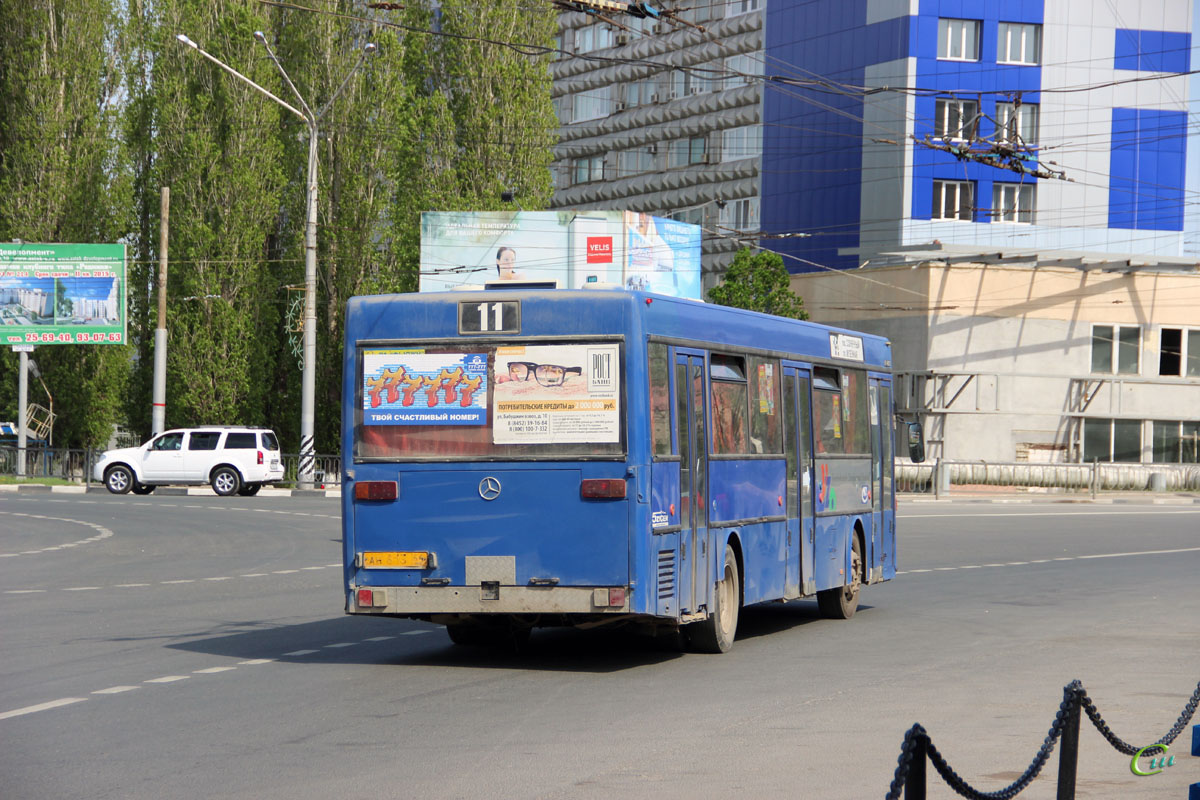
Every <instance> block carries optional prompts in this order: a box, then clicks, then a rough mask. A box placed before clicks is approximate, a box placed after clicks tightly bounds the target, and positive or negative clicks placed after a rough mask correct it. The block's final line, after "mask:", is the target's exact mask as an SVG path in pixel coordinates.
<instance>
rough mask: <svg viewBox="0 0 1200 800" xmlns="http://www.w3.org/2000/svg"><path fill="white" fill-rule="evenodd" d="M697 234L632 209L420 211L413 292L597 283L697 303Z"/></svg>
mask: <svg viewBox="0 0 1200 800" xmlns="http://www.w3.org/2000/svg"><path fill="white" fill-rule="evenodd" d="M700 234H701V229H700V226H698V225H691V224H689V223H686V222H678V221H676V220H673V219H666V218H663V217H655V216H651V215H650V214H643V213H640V212H635V211H427V212H424V213H423V214H421V284H420V289H421V291H422V292H444V291H449V290H453V289H469V288H505V287H506V286H512V287H514V288H518V287H520V288H559V289H579V288H583V287H585V286H586V285H588V284H593V285H595V284H599V285H603V286H619V287H623V288H626V289H637V290H640V291H647V292H656V293H658V294H666V295H672V296H675V297H688V298H691V299H693V300H700V299H702V298H701V286H700Z"/></svg>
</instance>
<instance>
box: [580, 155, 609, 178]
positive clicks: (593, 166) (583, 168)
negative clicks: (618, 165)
mask: <svg viewBox="0 0 1200 800" xmlns="http://www.w3.org/2000/svg"><path fill="white" fill-rule="evenodd" d="M574 164H575V167H574V170H573V172H574V175H575V180H574V181H573V182H574V183H592V182H593V181H602V180H604V156H589V157H588V158H577V159H575V162H574Z"/></svg>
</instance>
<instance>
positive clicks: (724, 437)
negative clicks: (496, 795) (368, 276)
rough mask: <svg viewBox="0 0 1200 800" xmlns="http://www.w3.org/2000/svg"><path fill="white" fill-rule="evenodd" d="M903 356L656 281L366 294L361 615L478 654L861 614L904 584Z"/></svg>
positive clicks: (351, 379)
mask: <svg viewBox="0 0 1200 800" xmlns="http://www.w3.org/2000/svg"><path fill="white" fill-rule="evenodd" d="M891 358H892V357H891V349H890V345H889V343H888V342H887V341H886V340H885V339H883V338H880V337H878V336H872V335H868V334H864V333H859V332H853V331H848V330H841V329H837V328H830V327H827V326H824V325H817V324H812V323H808V322H800V321H797V320H790V319H784V318H780V317H774V316H770V315H766V314H759V313H754V312H750V311H743V310H740V309H733V308H727V307H723V306H714V305H709V304H705V303H700V302H696V301H692V300H686V299H679V298H672V297H665V296H660V295H654V294H647V293H642V292H630V291H624V290H614V289H595V290H579V291H569V290H534V291H510V290H480V291H463V292H448V293H436V294H432V293H426V294H402V295H379V296H371V297H356V298H353V299H351V300H350V302H349V305H348V308H347V314H346V347H345V356H344V362H343V368H344V372H343V374H344V382H343V408H344V412H343V415H342V420H343V424H342V452H343V453H344V454H345V457H344V458H343V464H344V467H343V469H344V475H343V476H342V478H343V490H342V512H343V522H342V529H343V549H344V578H345V590H346V606H345V608H346V612H347V613H349V614H365V615H377V616H392V617H401V618H408V619H420V620H427V621H432V622H434V623H440V624H443V625H445V626H446V628H447V631H448V633H449V635H450V638H451V640H452V641H453V642H455V643H459V644H479V643H487V642H497V641H508V642H511V643H518V644H519V643H520V642H523V641H524V640H525V639H526V638H527V637H528V635H529V632H530V630H531V629H532V628H534V627H539V626H552V625H574V626H581V625H582V626H593V625H603V624H613V625H616V624H626V625H637V626H639V627H642V628H644V629H645V630H647V631H648V632H651V633H654V634H657V635H662V636H664V637H670V638H671V639H672V640H673V641H677V642H679V643H681V644H683V645H685V646H687V647H690V648H691V649H694V650H697V651H702V652H725V651H727V650H729V648H730V647H731V646H732V645H733V641H734V636H735V633H736V630H737V623H738V615H739V612H740V609H741V608H742V607H743V606H745V605H749V604H752V603H763V602H768V601H787V600H792V599H797V598H805V597H809V598H812V597H815V598H816V601H817V604H818V607H819V609H820V611H821V612H822V613H823V614H824V615H825V616H828V617H833V618H842V619H845V618H849V617H851V616H852V615H853V614H854V612H855V609H856V608H857V605H858V599H859V590H860V587H861V586H862V585H864V584H873V583H879V582H881V581H886V580H889V579H891V578H892V577H893V576H894V575H895V574H896V513H895V508H896V506H895V494H894V491H893V480H892V472H893V469H892V464H893V443H894V441H895V435H894V434H895V431H894V422H893V420H894V412H893V400H892V375H891V366H892V361H891ZM915 430H916V428H914V431H915ZM910 433H912V432H911V431H910ZM915 435H916V436H918V437H919V432H917V433H916V434H915ZM913 452H914V454H915V453H916V450H915V449H914V450H913ZM914 457H916V456H915V455H914Z"/></svg>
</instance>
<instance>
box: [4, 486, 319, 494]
mask: <svg viewBox="0 0 1200 800" xmlns="http://www.w3.org/2000/svg"><path fill="white" fill-rule="evenodd" d="M0 492H16V493H19V494H109V491H108V489H105V488H104V487H103V486H101V485H100V484H98V483H93V484H90V485H87V486H84V485H81V484H76V485H73V486H71V485H63V486H47V485H45V484H41V483H7V484H0ZM154 494H156V495H159V496H166V497H216V496H217V493H216V492H214V491H213V490H212V489H211V488H210V487H208V486H160V487H158V488H157V489H155V490H154ZM257 496H258V497H341V496H342V490H341V489H340V488H337V489H271V488H267V487H264V488H263V489H261V490H259V492H258V495H257Z"/></svg>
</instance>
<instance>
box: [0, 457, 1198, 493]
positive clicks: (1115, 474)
mask: <svg viewBox="0 0 1200 800" xmlns="http://www.w3.org/2000/svg"><path fill="white" fill-rule="evenodd" d="M102 452H103V451H101V450H93V449H87V450H68V449H66V448H56V447H41V446H37V447H27V448H26V449H25V474H26V475H27V476H29V477H31V478H61V479H63V480H69V481H78V482H80V483H89V482H91V480H92V466H93V465H94V464H95V463H96V461H97V460H98V459H99V458H100V455H101V453H102ZM280 459H281V460H282V462H283V469H284V477H283V484H284V485H287V484H292V485H294V484H295V483H296V470H297V467H298V465H299V461H300V456H299V454H298V453H282V454H280ZM16 474H17V448H16V447H15V446H9V445H6V446H0V475H16ZM341 475H342V457H341V456H339V455H333V454H321V453H318V454H317V455H316V462H315V464H314V468H313V478H314V483H315V484H316V486H317V487H318V488H320V487H329V486H338V485H339V484H340V482H341V479H342V478H341ZM1018 487H1019V488H1024V489H1027V490H1031V491H1042V492H1060V493H1077V494H1093V495H1094V494H1096V493H1097V492H1121V491H1125V492H1140V491H1155V492H1178V491H1200V464H1111V463H1104V464H1102V463H1098V462H1097V463H1094V464H1030V463H1017V462H1013V463H992V462H985V461H948V460H938V461H933V462H929V463H925V464H913V463H912V462H911V461H908V460H907V459H897V460H896V491H897V492H898V493H902V494H903V493H912V494H933V495H939V496H940V495H943V494H954V493H956V492H958V493H963V492H973V491H980V490H984V491H986V490H988V489H1004V488H1018Z"/></svg>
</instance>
